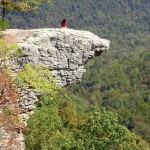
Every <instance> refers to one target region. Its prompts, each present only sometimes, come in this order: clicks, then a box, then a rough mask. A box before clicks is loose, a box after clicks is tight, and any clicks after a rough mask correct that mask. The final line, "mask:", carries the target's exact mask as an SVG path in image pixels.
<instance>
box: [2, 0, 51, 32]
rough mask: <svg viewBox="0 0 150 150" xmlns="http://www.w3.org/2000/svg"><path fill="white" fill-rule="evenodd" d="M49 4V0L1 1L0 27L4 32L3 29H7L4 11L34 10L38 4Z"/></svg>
mask: <svg viewBox="0 0 150 150" xmlns="http://www.w3.org/2000/svg"><path fill="white" fill-rule="evenodd" d="M44 2H47V3H50V0H21V1H17V0H1V4H0V8H1V9H2V20H1V26H2V29H3V30H4V28H5V27H9V25H8V24H7V22H6V21H5V16H6V10H7V9H8V10H18V11H27V10H31V9H36V8H37V6H38V5H39V4H40V3H44Z"/></svg>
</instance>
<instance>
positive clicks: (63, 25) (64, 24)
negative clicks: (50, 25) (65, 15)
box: [60, 19, 67, 28]
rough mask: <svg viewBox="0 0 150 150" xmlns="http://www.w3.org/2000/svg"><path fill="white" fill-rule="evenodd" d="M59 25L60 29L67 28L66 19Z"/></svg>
mask: <svg viewBox="0 0 150 150" xmlns="http://www.w3.org/2000/svg"><path fill="white" fill-rule="evenodd" d="M60 25H61V27H62V28H65V27H67V21H66V19H63V21H62V22H61V23H60Z"/></svg>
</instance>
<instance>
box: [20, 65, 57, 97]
mask: <svg viewBox="0 0 150 150" xmlns="http://www.w3.org/2000/svg"><path fill="white" fill-rule="evenodd" d="M17 81H18V83H19V84H20V85H22V86H23V85H26V86H29V87H32V88H35V89H36V90H37V91H38V92H39V93H40V94H51V95H55V93H56V92H55V90H56V89H57V88H58V87H57V85H56V83H55V80H54V78H53V76H52V74H51V72H50V71H49V70H48V69H46V68H44V67H42V66H39V65H35V66H31V65H29V64H25V65H24V68H23V70H22V71H20V72H19V74H18V77H17Z"/></svg>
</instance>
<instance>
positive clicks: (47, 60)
mask: <svg viewBox="0 0 150 150" xmlns="http://www.w3.org/2000/svg"><path fill="white" fill-rule="evenodd" d="M4 34H5V35H6V38H7V39H8V40H11V41H15V42H17V44H18V45H19V46H20V47H21V48H22V49H23V56H22V57H19V58H13V59H11V60H10V65H11V68H12V69H13V70H14V72H15V73H17V72H18V70H19V69H21V68H22V66H23V64H26V63H30V64H40V65H43V66H45V67H47V68H49V69H50V70H51V71H52V73H53V75H54V76H55V78H56V80H57V83H58V84H59V85H60V86H65V85H67V84H68V83H72V82H77V81H79V80H81V77H82V75H83V73H84V72H85V71H86V70H85V68H84V65H85V63H86V62H87V61H88V59H90V58H92V57H94V56H95V55H100V54H101V53H102V52H103V51H108V49H109V43H110V42H109V41H108V40H105V39H101V38H99V37H98V36H96V35H94V34H93V33H91V32H88V31H79V30H73V29H67V28H64V29H33V30H17V29H10V30H6V31H5V32H4ZM36 101H38V98H37V93H36V91H35V90H34V89H30V88H27V87H26V88H25V89H23V90H22V91H20V99H19V101H18V102H19V106H20V116H21V117H22V119H23V120H24V122H26V121H27V119H28V118H29V116H30V115H31V114H32V111H33V109H34V103H35V102H36ZM10 138H12V137H11V135H9V134H7V133H6V132H5V130H3V129H0V139H3V140H2V141H1V142H0V145H1V146H0V150H1V149H3V150H5V149H7V148H6V143H7V142H8V139H10ZM15 139H16V141H17V142H18V143H20V147H16V146H15V145H14V146H12V150H23V149H24V142H23V134H22V133H20V134H18V136H16V137H15Z"/></svg>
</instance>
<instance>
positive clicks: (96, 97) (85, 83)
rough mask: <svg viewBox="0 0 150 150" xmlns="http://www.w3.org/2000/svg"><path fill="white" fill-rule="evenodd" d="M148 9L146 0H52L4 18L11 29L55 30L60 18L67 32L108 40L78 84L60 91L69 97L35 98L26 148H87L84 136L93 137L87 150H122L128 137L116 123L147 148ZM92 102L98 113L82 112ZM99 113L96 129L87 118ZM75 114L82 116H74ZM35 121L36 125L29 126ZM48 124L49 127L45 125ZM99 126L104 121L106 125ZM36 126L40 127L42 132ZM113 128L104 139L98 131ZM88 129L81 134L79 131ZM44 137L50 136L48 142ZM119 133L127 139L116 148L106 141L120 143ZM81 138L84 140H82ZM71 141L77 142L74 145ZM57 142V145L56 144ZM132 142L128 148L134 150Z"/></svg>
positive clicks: (149, 137) (149, 89)
mask: <svg viewBox="0 0 150 150" xmlns="http://www.w3.org/2000/svg"><path fill="white" fill-rule="evenodd" d="M149 8H150V1H149V0H137V1H135V0H116V1H112V0H101V1H100V0H86V1H85V0H80V1H79V0H55V1H53V5H52V6H51V7H48V6H45V5H41V6H40V8H39V10H38V12H37V13H34V12H32V11H31V12H27V13H23V12H22V13H19V12H15V11H12V12H11V13H8V14H7V19H8V22H9V24H10V25H11V27H12V28H23V29H30V28H40V27H50V28H53V27H59V23H60V21H61V20H62V19H63V18H66V19H67V21H68V27H69V28H74V29H82V30H89V31H91V32H93V33H95V34H97V35H98V36H100V37H102V38H106V39H109V40H110V41H111V48H110V51H109V52H107V53H103V54H102V55H101V56H100V57H96V58H94V59H93V60H91V61H90V62H88V63H87V66H86V67H87V72H86V73H85V75H84V77H83V78H82V81H81V82H79V83H76V84H71V85H69V86H68V87H66V90H67V92H66V93H67V94H68V95H69V97H66V96H64V95H63V94H60V95H63V96H60V97H59V98H58V97H57V96H56V97H55V98H54V99H57V100H58V102H56V103H55V102H51V101H53V100H51V99H50V98H49V97H48V96H43V97H41V100H40V102H39V103H38V104H37V105H38V109H37V110H36V112H35V116H34V115H33V117H31V118H30V120H29V127H30V128H31V129H34V130H33V132H28V134H27V141H26V143H27V148H28V149H37V147H39V149H40V148H41V149H42V148H43V149H44V148H45V149H46V148H47V149H48V148H52V149H54V147H53V146H56V147H57V148H58V149H60V148H62V149H80V148H81V149H82V148H83V149H84V148H86V149H90V147H92V142H91V143H90V136H93V135H94V136H95V137H94V139H93V143H95V145H94V146H95V147H94V146H93V147H92V148H95V149H97V147H96V146H98V147H103V149H104V148H106V149H112V148H113V149H116V150H117V149H119V148H120V149H121V148H122V149H125V146H127V145H126V142H127V143H128V140H129V139H134V138H133V137H132V138H131V135H130V134H129V133H128V131H126V130H125V129H124V127H122V126H119V124H120V125H123V126H125V127H126V128H128V129H129V130H130V131H132V133H135V134H136V135H140V136H141V137H142V138H143V139H144V140H145V141H147V142H148V143H149V144H150V95H149V93H150V85H149V84H150V76H149V74H150V69H149V68H150V62H149V60H150V51H149V46H150V33H149V31H150V15H149V14H150V9H149ZM58 95H59V94H58ZM70 100H71V102H70ZM72 100H73V101H74V102H75V104H72V103H74V102H72ZM94 102H96V103H97V104H98V106H99V109H98V108H97V106H95V105H94V106H93V107H94V108H95V110H93V107H92V108H91V107H90V108H88V110H87V107H88V105H89V104H91V103H94ZM76 105H77V106H76ZM49 107H50V108H51V109H49ZM68 107H69V108H68ZM70 108H74V109H73V110H70ZM81 110H84V111H81ZM89 110H90V111H89ZM91 110H92V111H91ZM105 111H106V112H105ZM60 112H61V113H60ZM79 112H80V113H79ZM99 112H101V113H100V114H101V115H102V116H101V117H100V118H102V119H104V120H105V121H106V120H107V119H108V120H109V121H110V122H109V121H108V122H107V121H106V122H105V121H104V124H102V123H101V121H100V120H99V117H96V118H95V122H99V123H101V126H99V124H96V125H95V124H94V123H93V122H92V119H93V116H94V115H95V114H97V115H98V114H99ZM78 113H79V114H78ZM86 113H87V116H90V118H87V119H86V117H87V116H84V115H85V114H86ZM111 113H112V114H111ZM48 114H53V116H55V117H52V116H51V117H52V118H51V117H50V116H49V115H48ZM115 114H116V115H117V118H118V119H116V117H115ZM78 115H80V116H82V117H83V118H79V116H78ZM43 117H45V120H46V119H47V118H50V119H49V120H48V121H47V122H44V121H45V120H44V119H42V118H43ZM40 119H41V120H42V122H44V124H43V125H41V122H40V121H39V122H38V120H40ZM90 119H91V120H90ZM111 119H112V120H115V119H116V122H115V121H114V122H113V121H112V122H111ZM55 121H56V122H57V126H56V122H55ZM35 122H37V123H36V124H34V123H35ZM50 122H51V123H52V124H51V126H50V127H49V126H48V124H47V123H50ZM92 123H93V124H92ZM105 123H106V124H107V123H108V124H107V125H108V126H106V125H105ZM92 125H93V126H92ZM40 126H42V127H43V130H42V132H41V130H40V129H41V128H40ZM116 126H117V127H118V129H120V130H119V131H121V132H114V133H113V134H110V135H109V134H108V137H107V136H105V135H104V131H108V130H110V131H112V130H113V131H117V130H115V129H116ZM90 127H93V129H92V128H90ZM106 127H108V128H106ZM109 127H110V128H109ZM94 128H95V129H94ZM98 128H102V129H104V130H103V131H101V134H102V135H103V136H102V138H101V139H100V141H98V142H96V141H97V139H98V138H99V136H100V135H99V134H98V133H99V132H100V131H99V130H98ZM111 129H112V130H111ZM88 130H89V132H86V135H85V131H88ZM93 132H94V133H96V134H94V133H93ZM46 133H50V135H51V137H52V139H50V138H49V137H48V134H46ZM116 133H117V134H118V135H116ZM122 133H124V134H125V133H127V134H128V135H129V136H127V137H124V138H125V139H126V140H125V143H123V144H122V145H119V144H120V143H122V141H121V140H119V141H113V140H112V139H111V138H110V137H111V136H114V135H116V137H119V139H120V137H121V136H122V135H123V134H122ZM37 135H42V136H45V139H47V141H46V142H47V143H48V142H51V144H52V145H49V144H47V143H44V141H43V139H40V137H39V138H37ZM83 135H85V136H87V137H89V139H87V141H84V138H85V137H83ZM42 136H41V137H42ZM66 137H68V138H69V139H70V141H71V142H69V139H68V138H66ZM77 137H78V138H77ZM76 138H77V139H78V140H76V142H75V139H76ZM106 139H109V140H108V141H107V140H106ZM58 140H60V141H61V142H60V143H59V144H58V143H57V141H58ZM105 140H106V141H107V142H108V143H110V141H113V142H114V143H115V142H118V143H119V144H118V143H115V144H116V145H117V144H118V145H117V146H118V147H114V145H115V144H114V143H112V144H110V147H109V148H108V147H107V145H105V144H106V143H107V142H106V141H105ZM39 141H41V142H39ZM102 141H103V142H102ZM133 141H134V140H133ZM42 142H43V143H42ZM74 142H75V143H74ZM83 143H84V144H83ZM87 143H89V145H88V144H87ZM133 143H134V142H133ZM133 143H130V144H129V145H130V146H131V147H132V146H133V149H136V148H137V147H136V148H135V147H134V146H135V145H134V144H133ZM38 144H39V145H38ZM44 144H45V145H44ZM82 144H83V145H82ZM86 144H87V145H86ZM30 146H31V147H30ZM119 146H120V147H119ZM33 147H34V148H33ZM131 147H130V148H131ZM138 148H139V147H138ZM138 148H137V149H138ZM126 149H127V148H126ZM139 149H140V148H139ZM141 149H144V147H142V148H141Z"/></svg>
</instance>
